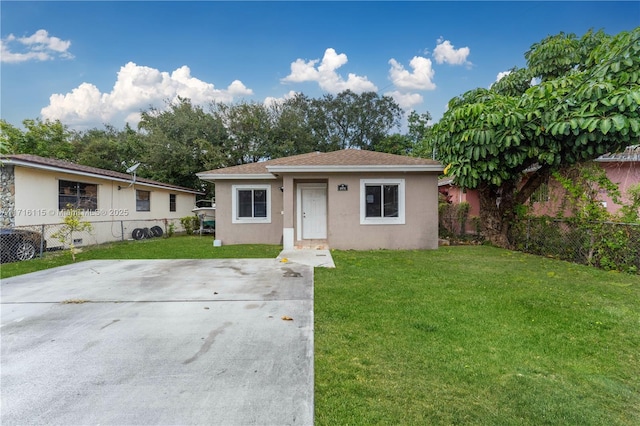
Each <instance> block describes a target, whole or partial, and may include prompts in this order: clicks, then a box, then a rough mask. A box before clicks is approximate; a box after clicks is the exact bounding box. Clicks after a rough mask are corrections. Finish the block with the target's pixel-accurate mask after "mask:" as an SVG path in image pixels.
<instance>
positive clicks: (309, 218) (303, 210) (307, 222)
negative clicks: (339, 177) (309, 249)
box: [299, 184, 327, 240]
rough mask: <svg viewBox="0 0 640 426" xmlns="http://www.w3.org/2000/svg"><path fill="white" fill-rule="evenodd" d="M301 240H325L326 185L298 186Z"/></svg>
mask: <svg viewBox="0 0 640 426" xmlns="http://www.w3.org/2000/svg"><path fill="white" fill-rule="evenodd" d="M299 214H300V216H301V218H302V221H301V225H302V239H303V240H323V239H326V238H327V187H326V185H321V186H318V185H308V186H305V185H304V184H301V185H300V212H299Z"/></svg>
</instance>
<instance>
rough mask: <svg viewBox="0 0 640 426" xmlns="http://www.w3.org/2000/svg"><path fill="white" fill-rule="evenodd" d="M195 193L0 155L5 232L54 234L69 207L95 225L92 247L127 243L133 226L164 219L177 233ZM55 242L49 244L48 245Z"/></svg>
mask: <svg viewBox="0 0 640 426" xmlns="http://www.w3.org/2000/svg"><path fill="white" fill-rule="evenodd" d="M198 195H203V194H201V193H200V192H198V191H195V190H193V189H189V188H183V187H180V186H175V185H171V184H168V183H163V182H157V181H153V180H149V179H143V178H139V177H135V175H134V174H133V173H131V174H127V173H119V172H114V171H111V170H105V169H99V168H95V167H88V166H83V165H80V164H75V163H72V162H69V161H63V160H57V159H52V158H44V157H40V156H37V155H30V154H14V155H5V156H2V157H0V201H1V202H2V205H1V209H0V224H1V225H2V227H3V228H13V227H27V226H29V227H35V226H38V225H45V226H47V227H48V228H49V229H51V230H54V229H55V227H54V226H53V225H55V224H60V223H62V222H63V220H64V216H65V211H66V209H67V205H69V204H71V205H72V206H74V207H76V208H78V209H80V210H81V211H82V214H83V219H84V220H85V221H87V222H91V223H93V224H94V230H93V232H92V235H91V238H90V241H91V242H92V243H96V242H98V243H101V242H107V241H114V240H120V239H129V238H131V236H132V232H133V230H134V229H136V228H139V227H149V228H150V227H151V226H153V225H163V224H166V223H167V221H175V225H176V229H175V230H176V231H178V230H179V228H180V221H179V219H180V218H182V217H185V216H193V215H194V214H193V212H192V209H193V208H194V206H195V203H196V196H198ZM154 221H155V222H157V223H153V222H154ZM34 229H38V228H34ZM52 232H53V231H52ZM45 233H46V232H45ZM85 240H86V238H85ZM53 243H54V242H53V241H48V244H49V246H51V245H53ZM85 243H86V242H85Z"/></svg>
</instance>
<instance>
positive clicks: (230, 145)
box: [211, 102, 272, 166]
mask: <svg viewBox="0 0 640 426" xmlns="http://www.w3.org/2000/svg"><path fill="white" fill-rule="evenodd" d="M211 108H212V111H213V113H214V116H215V117H217V119H218V120H220V122H221V123H222V124H223V126H224V128H225V130H226V133H227V135H228V138H227V139H226V141H225V149H224V153H225V157H226V158H225V162H226V164H227V165H229V166H233V165H239V164H246V163H255V162H256V161H260V160H261V159H264V158H266V157H267V154H268V153H267V151H268V147H269V145H270V143H269V138H270V133H271V127H272V125H271V121H272V117H271V115H270V111H269V109H268V107H267V106H266V105H264V104H260V103H257V102H249V103H248V102H241V103H237V104H234V105H228V104H221V103H216V104H212V105H211Z"/></svg>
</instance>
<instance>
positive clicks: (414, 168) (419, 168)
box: [267, 164, 444, 173]
mask: <svg viewBox="0 0 640 426" xmlns="http://www.w3.org/2000/svg"><path fill="white" fill-rule="evenodd" d="M267 170H269V171H270V172H271V173H313V172H329V173H330V172H342V173H345V172H442V171H443V170H444V166H442V165H435V164H433V165H431V164H416V165H370V166H342V165H341V166H338V165H335V166H267Z"/></svg>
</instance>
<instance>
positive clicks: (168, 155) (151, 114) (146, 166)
mask: <svg viewBox="0 0 640 426" xmlns="http://www.w3.org/2000/svg"><path fill="white" fill-rule="evenodd" d="M138 127H139V128H140V130H141V133H142V144H143V147H144V151H145V152H144V154H143V156H142V158H141V161H142V163H143V166H142V167H140V169H138V170H139V171H140V174H141V176H144V177H148V178H151V179H156V180H159V181H162V182H167V183H172V184H174V185H181V186H184V187H187V188H194V189H202V187H201V185H202V183H201V182H200V180H199V179H198V177H197V176H196V173H198V172H201V171H202V170H210V169H213V168H216V167H222V166H227V165H229V164H228V159H227V158H226V154H225V152H224V148H225V146H226V143H227V139H228V136H227V131H226V129H225V128H224V126H223V124H222V122H221V120H220V118H219V117H217V116H215V115H212V114H209V113H207V112H205V111H204V110H203V109H202V108H201V107H200V106H195V105H193V104H192V103H191V101H190V100H189V99H184V98H179V99H177V100H176V101H174V102H172V103H170V104H169V105H168V108H167V109H165V110H162V111H160V110H158V109H155V108H151V109H150V110H148V111H144V112H143V113H142V118H141V120H140V123H139V124H138Z"/></svg>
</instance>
